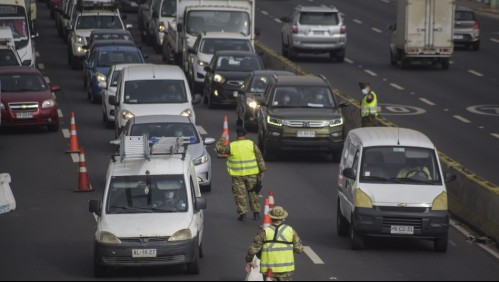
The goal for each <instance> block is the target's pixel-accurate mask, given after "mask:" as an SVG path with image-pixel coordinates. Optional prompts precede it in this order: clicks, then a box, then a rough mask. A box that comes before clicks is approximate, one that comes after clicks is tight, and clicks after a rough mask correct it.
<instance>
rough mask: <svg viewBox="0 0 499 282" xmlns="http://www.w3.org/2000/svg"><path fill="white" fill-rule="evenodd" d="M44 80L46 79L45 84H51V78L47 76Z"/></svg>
mask: <svg viewBox="0 0 499 282" xmlns="http://www.w3.org/2000/svg"><path fill="white" fill-rule="evenodd" d="M43 78H44V79H45V82H47V84H50V78H49V77H48V76H45V77H43Z"/></svg>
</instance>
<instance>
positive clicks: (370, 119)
mask: <svg viewBox="0 0 499 282" xmlns="http://www.w3.org/2000/svg"><path fill="white" fill-rule="evenodd" d="M359 86H360V89H361V90H362V94H363V95H364V96H363V97H362V100H361V102H360V116H361V118H362V127H370V126H377V125H378V120H377V118H378V97H377V95H376V93H374V91H373V90H372V89H371V86H370V85H369V82H359Z"/></svg>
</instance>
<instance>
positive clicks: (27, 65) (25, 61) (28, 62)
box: [22, 60, 31, 67]
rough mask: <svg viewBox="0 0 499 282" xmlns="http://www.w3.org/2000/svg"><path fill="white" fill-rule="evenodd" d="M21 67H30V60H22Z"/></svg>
mask: <svg viewBox="0 0 499 282" xmlns="http://www.w3.org/2000/svg"><path fill="white" fill-rule="evenodd" d="M22 65H23V66H25V67H29V66H31V60H24V61H23V63H22Z"/></svg>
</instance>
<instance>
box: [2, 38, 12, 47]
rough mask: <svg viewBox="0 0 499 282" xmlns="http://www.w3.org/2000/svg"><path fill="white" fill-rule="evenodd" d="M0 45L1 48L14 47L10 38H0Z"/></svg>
mask: <svg viewBox="0 0 499 282" xmlns="http://www.w3.org/2000/svg"><path fill="white" fill-rule="evenodd" d="M0 45H3V46H8V47H15V46H16V45H15V43H14V40H12V39H11V38H0Z"/></svg>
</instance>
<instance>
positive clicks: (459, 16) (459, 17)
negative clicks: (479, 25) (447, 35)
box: [455, 11, 475, 21]
mask: <svg viewBox="0 0 499 282" xmlns="http://www.w3.org/2000/svg"><path fill="white" fill-rule="evenodd" d="M455 20H456V21H474V20H475V13H473V12H469V11H456V16H455Z"/></svg>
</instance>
